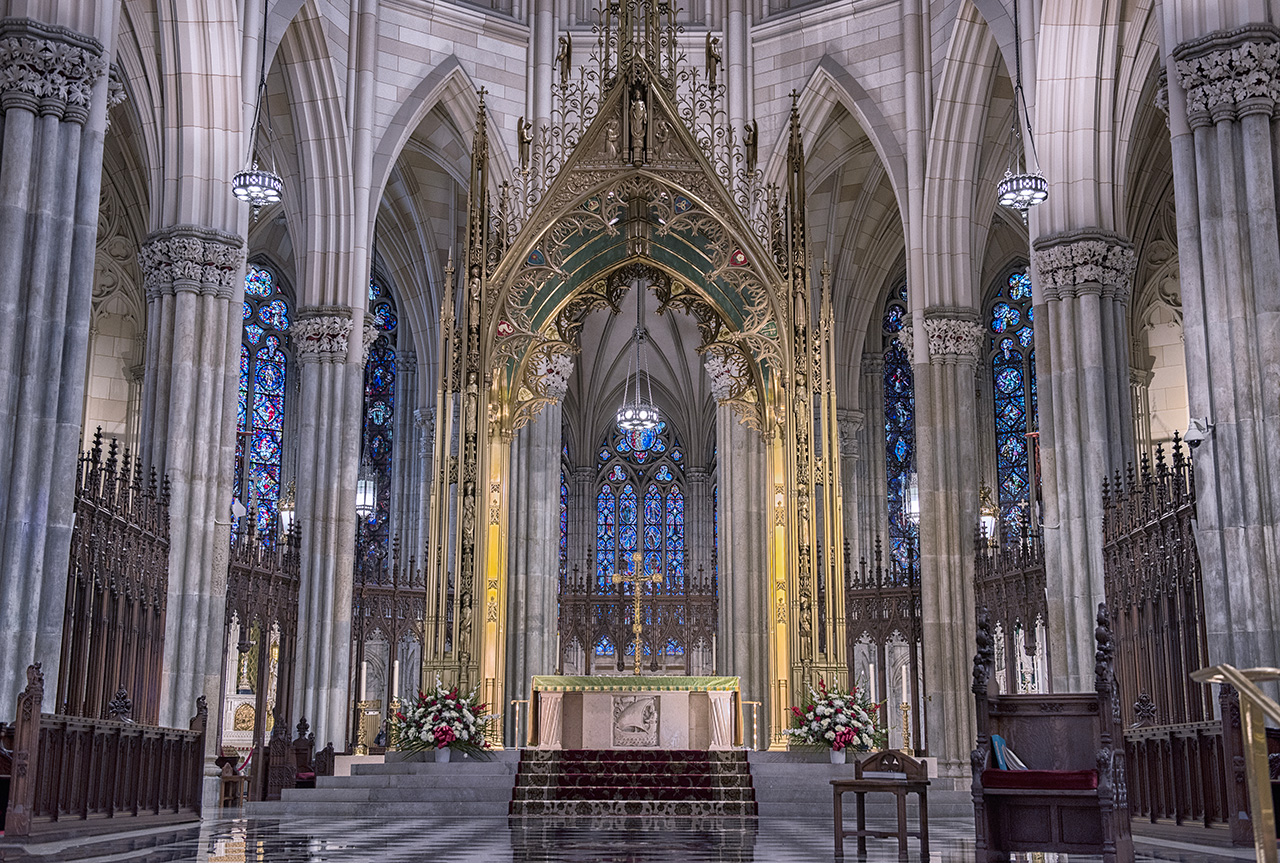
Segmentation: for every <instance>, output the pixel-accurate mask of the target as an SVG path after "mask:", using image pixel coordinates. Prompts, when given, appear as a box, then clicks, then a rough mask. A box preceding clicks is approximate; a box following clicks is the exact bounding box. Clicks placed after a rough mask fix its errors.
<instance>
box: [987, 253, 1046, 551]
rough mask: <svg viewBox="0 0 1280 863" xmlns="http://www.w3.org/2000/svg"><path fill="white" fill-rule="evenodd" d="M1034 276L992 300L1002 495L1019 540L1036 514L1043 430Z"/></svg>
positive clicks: (1003, 513) (1016, 280) (1003, 511)
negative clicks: (1035, 442)
mask: <svg viewBox="0 0 1280 863" xmlns="http://www.w3.org/2000/svg"><path fill="white" fill-rule="evenodd" d="M1031 303H1032V287H1031V278H1030V276H1028V275H1027V274H1026V273H1025V272H1019V273H1014V274H1013V275H1011V276H1009V278H1008V279H1006V280H1004V281H1003V283H1002V284H1000V285H999V286H998V287H997V288H996V291H995V295H994V296H993V297H992V300H991V314H990V315H989V316H988V327H989V331H990V333H991V334H993V335H996V336H1000V338H993V339H992V342H991V343H992V348H993V349H992V353H991V357H990V361H991V383H992V394H993V396H994V402H995V433H996V495H997V498H998V500H997V503H998V505H999V508H1000V520H1001V526H1002V527H1001V532H1002V534H1003V536H1004V538H1005V539H1006V540H1007V541H1009V540H1017V539H1018V538H1020V537H1021V536H1022V533H1023V531H1024V529H1025V527H1026V526H1027V525H1028V524H1029V522H1030V520H1031V518H1032V517H1033V514H1034V510H1035V507H1034V503H1035V496H1036V489H1035V488H1033V478H1034V475H1033V473H1032V467H1033V461H1034V452H1035V448H1034V447H1033V446H1031V444H1030V441H1031V440H1032V438H1031V437H1029V436H1031V435H1034V433H1035V431H1036V429H1037V426H1038V424H1037V418H1036V411H1037V404H1036V367H1035V350H1034V345H1035V330H1034V314H1033V310H1032V306H1031Z"/></svg>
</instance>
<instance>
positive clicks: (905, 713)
mask: <svg viewBox="0 0 1280 863" xmlns="http://www.w3.org/2000/svg"><path fill="white" fill-rule="evenodd" d="M898 709H899V710H901V711H902V751H903V752H905V753H906V754H908V755H910V754H911V721H910V720H911V704H910V702H908V701H907V700H906V699H903V701H902V703H901V704H899V705H898Z"/></svg>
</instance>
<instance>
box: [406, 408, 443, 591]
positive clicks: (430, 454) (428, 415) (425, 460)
mask: <svg viewBox="0 0 1280 863" xmlns="http://www.w3.org/2000/svg"><path fill="white" fill-rule="evenodd" d="M413 430H414V444H413V446H414V452H415V453H416V456H415V457H414V458H413V482H414V486H413V497H414V500H413V512H414V529H413V536H412V538H411V539H410V540H409V543H408V545H406V548H407V549H408V550H409V553H410V554H412V555H413V556H414V557H415V558H417V561H418V565H419V566H422V567H425V566H426V565H427V540H428V530H427V521H428V519H430V517H431V512H430V510H431V472H432V470H433V461H434V459H435V440H436V419H435V411H434V410H429V409H427V408H418V409H417V410H415V411H414V412H413Z"/></svg>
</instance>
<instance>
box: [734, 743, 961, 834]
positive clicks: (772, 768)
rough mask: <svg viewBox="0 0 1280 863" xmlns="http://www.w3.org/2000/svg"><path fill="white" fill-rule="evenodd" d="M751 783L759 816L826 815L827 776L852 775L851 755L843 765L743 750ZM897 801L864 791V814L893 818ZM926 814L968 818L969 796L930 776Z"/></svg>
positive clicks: (815, 756) (818, 756) (823, 756)
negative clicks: (931, 779)
mask: <svg viewBox="0 0 1280 863" xmlns="http://www.w3.org/2000/svg"><path fill="white" fill-rule="evenodd" d="M748 757H749V762H750V765H751V784H752V786H753V788H754V790H755V798H756V808H757V812H758V814H759V816H760V817H761V818H814V817H826V818H828V819H829V818H831V780H832V779H852V778H853V777H854V763H853V756H852V754H851V755H850V758H849V761H848V763H846V764H832V763H831V759H830V756H829V755H828V754H827V753H826V752H825V751H824V752H808V751H804V750H800V751H781V752H751V753H748ZM896 805H897V803H896V801H895V800H894V797H893V795H892V794H868V795H867V803H866V806H867V816H868V818H871V819H874V820H877V821H879V820H882V819H888V820H892V819H893V818H894V817H895V812H896V809H895V807H896ZM907 808H908V810H909V812H910V817H911V818H912V819H913V820H914V818H915V817H916V815H915V812H916V801H915V798H914V796H913V797H912V799H911V800H910V801H909V802H908V804H907ZM844 811H845V815H846V817H847V818H848V819H849V820H850V821H852V818H853V811H854V809H853V799H852V798H848V799H846V801H845V805H844ZM929 817H930V818H942V817H945V818H967V819H972V818H973V795H972V793H971V792H969V791H968V790H960V791H950V790H947V788H946V783H945V781H942V782H940V781H939V780H936V779H935V780H933V787H931V788H930V789H929Z"/></svg>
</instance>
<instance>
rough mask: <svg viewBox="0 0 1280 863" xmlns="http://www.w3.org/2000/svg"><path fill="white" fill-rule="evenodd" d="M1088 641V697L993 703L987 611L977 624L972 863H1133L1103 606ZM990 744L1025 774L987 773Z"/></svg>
mask: <svg viewBox="0 0 1280 863" xmlns="http://www.w3.org/2000/svg"><path fill="white" fill-rule="evenodd" d="M1095 636H1096V638H1097V643H1098V644H1097V655H1096V664H1095V666H1094V675H1095V679H1096V687H1095V692H1092V693H1069V694H1058V693H1052V694H1035V695H1000V694H998V692H997V691H996V688H995V660H994V651H993V649H992V645H993V643H994V642H993V640H992V634H991V621H990V618H989V617H988V615H987V613H986V609H983V610H982V612H981V614H980V615H979V618H978V653H977V655H976V656H975V657H974V660H973V693H974V697H975V699H976V701H977V719H978V741H977V747H976V748H975V749H974V750H973V755H972V759H971V761H972V766H973V809H974V829H975V831H976V852H977V853H976V855H975V859H976V860H977V861H978V863H993V861H1004V860H1007V859H1008V855H1009V853H1010V852H1014V851H1052V852H1059V853H1067V854H1101V855H1102V859H1103V861H1104V863H1132V861H1133V838H1132V836H1131V834H1130V826H1129V808H1128V800H1127V796H1126V789H1125V770H1124V738H1123V737H1122V734H1121V729H1120V720H1119V711H1118V709H1117V708H1118V705H1117V704H1116V703H1115V700H1114V690H1113V680H1112V671H1111V668H1112V656H1111V653H1112V646H1111V628H1110V621H1109V620H1108V618H1107V612H1106V606H1105V605H1100V606H1098V628H1097V630H1096V633H1095ZM994 734H998V735H1000V736H1002V737H1003V738H1004V739H1005V740H1006V741H1007V743H1008V745H1009V747H1010V748H1011V749H1013V750H1014V751H1016V753H1017V755H1018V757H1019V758H1021V759H1022V761H1023V762H1025V763H1026V765H1027V767H1028V768H1029V769H1027V770H999V769H995V768H994V767H993V766H992V747H991V737H992V735H994Z"/></svg>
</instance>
